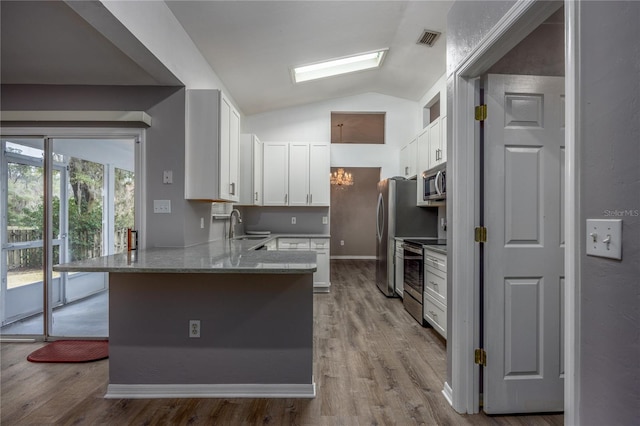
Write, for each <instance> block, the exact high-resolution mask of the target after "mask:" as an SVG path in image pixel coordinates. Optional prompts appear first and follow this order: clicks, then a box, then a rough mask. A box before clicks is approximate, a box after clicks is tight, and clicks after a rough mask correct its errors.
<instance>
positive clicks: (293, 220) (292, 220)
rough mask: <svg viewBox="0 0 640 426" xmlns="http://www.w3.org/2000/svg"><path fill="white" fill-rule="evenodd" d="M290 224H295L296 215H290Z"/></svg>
mask: <svg viewBox="0 0 640 426" xmlns="http://www.w3.org/2000/svg"><path fill="white" fill-rule="evenodd" d="M291 224H292V225H295V224H296V217H295V216H292V217H291Z"/></svg>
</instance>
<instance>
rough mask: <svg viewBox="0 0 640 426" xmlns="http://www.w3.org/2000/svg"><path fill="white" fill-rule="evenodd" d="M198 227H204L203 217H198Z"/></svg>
mask: <svg viewBox="0 0 640 426" xmlns="http://www.w3.org/2000/svg"><path fill="white" fill-rule="evenodd" d="M200 229H204V217H201V218H200Z"/></svg>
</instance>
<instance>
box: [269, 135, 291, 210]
mask: <svg viewBox="0 0 640 426" xmlns="http://www.w3.org/2000/svg"><path fill="white" fill-rule="evenodd" d="M262 148H263V150H264V153H263V154H264V157H263V163H262V164H263V169H262V170H263V182H262V188H263V205H265V206H286V205H287V201H288V191H289V144H288V143H286V142H265V143H264V144H263V146H262Z"/></svg>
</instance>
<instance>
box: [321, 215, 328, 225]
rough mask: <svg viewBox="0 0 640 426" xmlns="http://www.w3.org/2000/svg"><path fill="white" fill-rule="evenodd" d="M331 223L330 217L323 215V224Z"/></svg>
mask: <svg viewBox="0 0 640 426" xmlns="http://www.w3.org/2000/svg"><path fill="white" fill-rule="evenodd" d="M328 223H329V218H327V217H326V216H322V224H323V225H326V224H328Z"/></svg>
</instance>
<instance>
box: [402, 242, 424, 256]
mask: <svg viewBox="0 0 640 426" xmlns="http://www.w3.org/2000/svg"><path fill="white" fill-rule="evenodd" d="M402 248H403V249H405V250H406V251H409V252H411V253H415V254H419V255H422V247H420V248H418V247H415V246H411V245H407V244H402Z"/></svg>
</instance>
